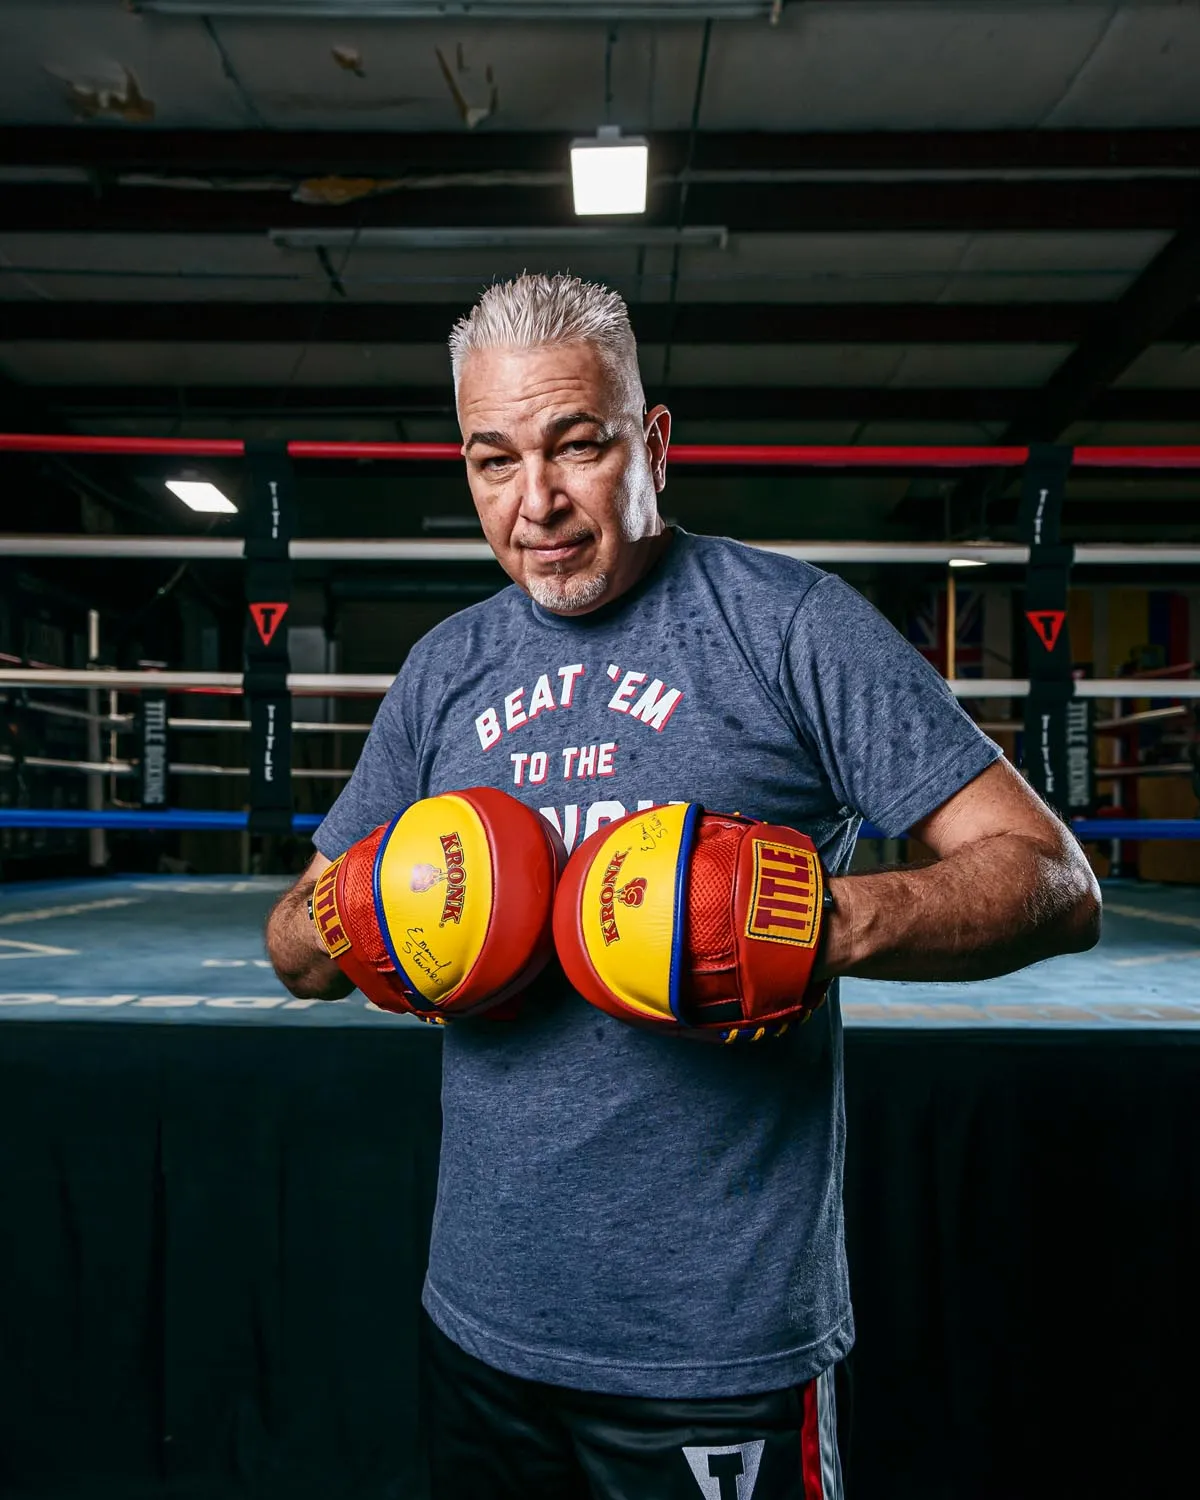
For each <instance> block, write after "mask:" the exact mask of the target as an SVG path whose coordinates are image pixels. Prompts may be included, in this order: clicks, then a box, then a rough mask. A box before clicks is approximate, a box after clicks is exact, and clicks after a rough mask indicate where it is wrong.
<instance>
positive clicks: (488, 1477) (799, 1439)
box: [421, 1316, 849, 1500]
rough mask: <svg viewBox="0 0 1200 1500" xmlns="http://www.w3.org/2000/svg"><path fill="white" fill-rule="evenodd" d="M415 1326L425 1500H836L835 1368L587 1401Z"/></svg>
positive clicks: (429, 1326) (841, 1383)
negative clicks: (725, 1388) (709, 1392)
mask: <svg viewBox="0 0 1200 1500" xmlns="http://www.w3.org/2000/svg"><path fill="white" fill-rule="evenodd" d="M422 1322H423V1329H422V1378H421V1405H422V1421H423V1425H424V1430H425V1436H426V1440H427V1444H428V1449H429V1463H430V1475H431V1480H432V1489H431V1494H432V1500H700V1497H701V1496H704V1497H707V1500H843V1495H844V1490H843V1479H842V1467H841V1462H840V1458H839V1452H841V1451H844V1443H845V1433H846V1424H847V1422H848V1417H849V1388H848V1379H847V1376H846V1371H845V1368H844V1366H840V1365H839V1366H837V1367H836V1368H835V1369H834V1370H827V1371H826V1372H825V1373H824V1374H822V1375H819V1376H818V1377H817V1378H816V1379H815V1380H810V1381H809V1382H808V1383H807V1384H806V1385H799V1386H791V1387H789V1388H788V1389H786V1390H779V1391H769V1392H766V1393H764V1394H762V1395H757V1396H730V1397H725V1398H722V1399H718V1400H702V1401H674V1400H670V1401H660V1400H651V1399H647V1398H644V1397H640V1396H607V1395H595V1394H592V1393H590V1392H587V1391H574V1390H568V1389H566V1388H564V1387H562V1386H556V1385H545V1384H543V1383H542V1382H540V1381H535V1380H523V1379H521V1378H520V1377H519V1376H516V1375H507V1374H504V1373H503V1372H502V1371H499V1370H494V1369H493V1368H492V1367H491V1366H490V1365H486V1364H483V1363H482V1362H481V1361H480V1360H477V1359H476V1358H474V1356H473V1355H470V1354H467V1353H465V1352H464V1351H463V1350H462V1349H460V1348H459V1347H458V1345H457V1344H455V1343H453V1342H452V1341H451V1340H450V1339H448V1338H447V1337H446V1336H445V1334H443V1333H442V1332H441V1331H440V1330H439V1329H438V1328H437V1327H436V1326H435V1325H434V1324H433V1323H432V1322H431V1321H430V1319H429V1318H428V1317H427V1316H426V1317H423V1319H422ZM839 1414H840V1420H839ZM839 1427H840V1429H841V1431H840V1434H839Z"/></svg>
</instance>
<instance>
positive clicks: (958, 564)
mask: <svg viewBox="0 0 1200 1500" xmlns="http://www.w3.org/2000/svg"><path fill="white" fill-rule="evenodd" d="M950 566H951V567H952V568H986V567H987V559H986V558H985V557H952V558H951V559H950Z"/></svg>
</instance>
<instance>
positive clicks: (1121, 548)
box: [0, 535, 1200, 567]
mask: <svg viewBox="0 0 1200 1500" xmlns="http://www.w3.org/2000/svg"><path fill="white" fill-rule="evenodd" d="M747 545H748V546H751V547H757V548H758V549H759V550H760V551H763V552H777V553H779V554H780V555H781V556H783V557H796V558H801V559H803V560H804V561H806V562H812V563H939V564H946V563H949V562H950V561H951V559H953V558H959V557H961V558H967V559H971V560H973V561H977V562H985V563H1005V564H1018V565H1019V564H1022V563H1027V562H1028V561H1029V548H1028V547H1027V546H1024V545H1020V544H1011V545H1010V544H1008V543H1000V542H823V541H812V542H799V541H765V542H748V543H747ZM242 548H243V544H242V541H241V539H240V538H237V537H207V536H189V537H178V536H65V535H64V536H33V535H28V536H25V535H20V536H0V555H4V556H8V557H98V558H110V559H111V558H136V557H149V558H160V559H167V560H172V561H179V562H181V561H184V560H187V561H194V560H202V559H205V558H229V559H234V560H240V559H241V558H242V556H243V550H242ZM288 550H289V555H290V556H291V558H292V560H293V562H426V563H448V562H495V555H494V553H493V552H492V549H491V548H490V547H489V546H488V544H487V543H486V542H485V541H474V540H472V541H438V540H423V539H420V538H415V537H411V538H410V537H391V538H388V537H380V538H379V539H377V540H372V539H370V538H367V537H364V538H361V539H357V538H356V539H350V540H346V539H339V538H336V537H314V538H308V539H304V538H294V539H293V541H292V542H291V544H290V547H289V549H288ZM1074 562H1075V565H1076V566H1077V567H1078V566H1083V567H1086V566H1095V567H1138V566H1141V565H1162V566H1170V565H1176V566H1194V565H1195V564H1200V547H1189V546H1185V545H1183V544H1180V545H1178V546H1175V545H1170V544H1164V545H1160V546H1149V545H1147V546H1131V545H1126V544H1123V543H1119V542H1088V543H1081V544H1080V545H1079V546H1077V547H1076V548H1075V553H1074Z"/></svg>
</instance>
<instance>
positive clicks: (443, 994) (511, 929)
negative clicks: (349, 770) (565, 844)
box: [313, 787, 565, 1024]
mask: <svg viewBox="0 0 1200 1500" xmlns="http://www.w3.org/2000/svg"><path fill="white" fill-rule="evenodd" d="M564 859H565V852H564V851H563V849H562V844H561V841H559V840H557V839H556V836H555V834H554V831H553V829H551V828H550V826H549V825H548V824H547V823H546V822H545V821H544V820H543V819H542V818H540V817H539V816H538V814H537V813H535V812H534V811H533V810H532V809H531V808H528V807H526V806H524V804H523V803H520V802H518V801H517V800H516V798H515V797H510V796H509V795H508V794H507V793H506V792H498V791H495V790H494V789H493V788H491V787H472V788H470V789H469V790H467V791H462V792H446V793H443V794H442V795H441V796H437V797H426V798H424V799H423V800H422V801H420V802H414V803H413V804H412V805H411V806H410V807H407V808H405V810H404V811H403V812H402V813H400V814H398V815H397V816H396V817H395V818H393V819H392V821H391V822H390V823H387V824H384V825H383V826H382V827H380V828H376V829H375V831H374V832H373V833H369V834H368V835H367V836H366V838H364V839H361V840H359V842H358V843H357V844H353V845H351V847H350V848H349V849H347V850H346V852H345V853H344V854H342V855H340V856H339V857H338V858H337V859H335V860H334V861H333V863H332V864H331V865H330V866H329V867H328V869H326V870H324V871H322V873H321V876H320V878H319V879H318V881H317V884H316V888H315V890H314V891H313V920H314V921H315V923H316V926H317V931H318V933H319V934H320V937H321V941H322V942H323V943H324V945H325V947H326V949H327V950H328V952H329V955H330V957H331V958H332V959H333V960H334V961H335V962H336V963H337V965H338V967H339V968H340V969H341V970H342V972H343V973H344V974H345V975H346V977H347V978H348V979H351V980H353V982H354V983H355V984H356V985H357V986H358V988H359V989H360V990H361V991H362V993H363V994H364V995H366V997H367V998H368V1000H371V1001H373V1002H374V1003H375V1004H376V1005H378V1006H380V1007H381V1008H382V1009H384V1010H391V1011H398V1012H401V1013H403V1014H411V1015H415V1016H418V1017H420V1019H421V1020H423V1021H432V1022H434V1023H437V1024H441V1023H442V1022H444V1021H445V1020H446V1019H447V1018H449V1017H457V1016H466V1015H472V1014H478V1013H480V1012H483V1011H490V1010H492V1009H493V1008H494V1007H496V1006H499V1005H501V1004H502V1003H503V1002H504V1001H505V1000H507V999H509V998H510V997H511V996H514V995H516V994H518V993H519V992H520V991H521V990H522V989H524V988H525V986H526V985H528V984H529V983H530V981H531V980H533V979H534V978H535V977H536V976H537V974H538V973H539V972H540V971H541V969H542V968H543V967H544V966H545V964H546V963H547V961H548V960H549V959H550V957H551V955H552V954H553V951H554V945H553V936H552V932H551V913H552V909H553V904H554V889H555V885H556V883H557V879H558V873H559V870H560V869H561V867H562V862H563V860H564Z"/></svg>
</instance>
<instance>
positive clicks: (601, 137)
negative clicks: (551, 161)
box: [571, 125, 650, 214]
mask: <svg viewBox="0 0 1200 1500" xmlns="http://www.w3.org/2000/svg"><path fill="white" fill-rule="evenodd" d="M649 161H650V148H649V146H647V145H646V142H645V140H644V139H643V138H642V137H641V136H636V135H628V136H623V135H622V134H621V131H620V129H619V127H618V126H616V125H602V126H601V127H600V129H599V130H598V131H597V132H596V135H595V136H594V137H593V138H591V139H586V140H580V141H572V142H571V187H572V190H573V191H574V194H575V212H576V213H577V214H644V213H645V212H646V174H647V168H648V164H649Z"/></svg>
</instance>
